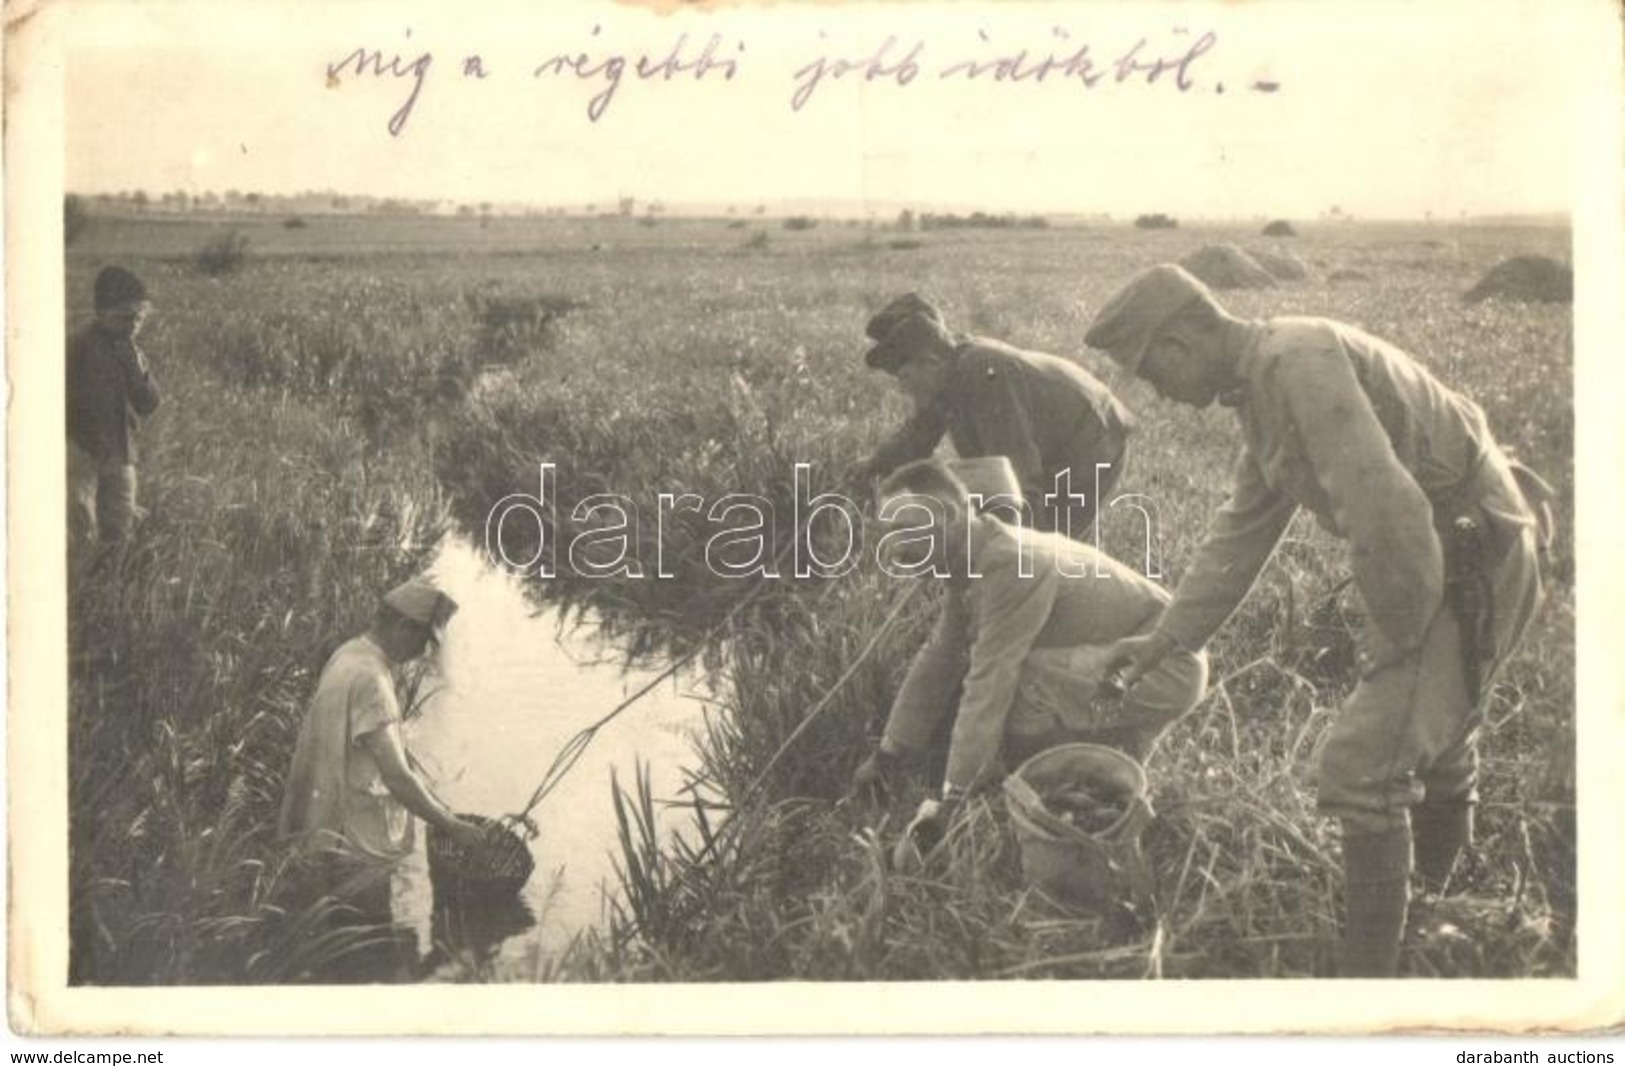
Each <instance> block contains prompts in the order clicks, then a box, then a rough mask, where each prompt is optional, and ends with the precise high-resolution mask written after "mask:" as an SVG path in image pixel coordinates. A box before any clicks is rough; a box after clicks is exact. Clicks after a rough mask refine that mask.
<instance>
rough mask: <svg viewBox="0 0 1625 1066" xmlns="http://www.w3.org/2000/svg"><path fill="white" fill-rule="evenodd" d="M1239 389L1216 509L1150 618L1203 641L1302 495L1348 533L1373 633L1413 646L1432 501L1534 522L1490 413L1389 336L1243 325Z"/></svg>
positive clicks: (1426, 584)
mask: <svg viewBox="0 0 1625 1066" xmlns="http://www.w3.org/2000/svg"><path fill="white" fill-rule="evenodd" d="M1247 330H1248V334H1247V341H1246V343H1245V345H1244V347H1243V349H1242V351H1241V353H1240V358H1239V361H1238V363H1237V375H1238V377H1239V378H1240V385H1239V387H1238V389H1237V390H1236V394H1235V397H1234V406H1235V410H1236V416H1237V418H1238V419H1239V420H1240V422H1241V429H1242V435H1243V439H1244V442H1245V443H1244V445H1243V448H1242V451H1241V454H1240V456H1239V457H1238V459H1237V461H1236V467H1235V487H1234V489H1233V490H1232V492H1231V494H1230V498H1229V500H1228V501H1226V503H1225V504H1224V505H1223V506H1222V507H1221V508H1220V509H1219V511H1218V513H1217V514H1216V516H1215V517H1214V519H1213V523H1212V525H1211V527H1210V528H1209V530H1208V533H1207V537H1206V539H1205V541H1204V542H1203V543H1202V545H1201V546H1200V547H1199V548H1198V549H1197V551H1196V555H1195V557H1194V558H1193V559H1192V561H1191V563H1190V565H1189V568H1188V569H1187V570H1186V571H1185V574H1184V576H1183V578H1182V579H1181V580H1180V582H1179V586H1178V588H1177V589H1176V590H1175V592H1174V601H1173V603H1172V604H1171V605H1170V606H1169V607H1168V610H1167V612H1166V613H1165V614H1164V616H1163V618H1162V620H1161V621H1160V622H1159V623H1158V625H1157V630H1158V632H1159V633H1161V634H1163V635H1164V636H1166V637H1169V638H1171V639H1172V640H1173V641H1174V642H1175V643H1176V644H1178V645H1179V646H1180V647H1183V648H1186V649H1188V650H1193V651H1194V650H1196V649H1199V648H1201V647H1202V646H1203V645H1205V644H1206V643H1207V641H1208V640H1209V639H1210V638H1211V637H1212V636H1213V634H1214V633H1215V632H1217V631H1218V629H1219V627H1220V626H1222V625H1223V624H1224V622H1225V621H1226V620H1227V619H1228V618H1229V617H1230V615H1231V614H1232V613H1233V612H1234V611H1235V609H1236V607H1237V606H1238V605H1239V604H1240V603H1241V601H1242V600H1243V599H1244V598H1245V597H1246V595H1247V592H1248V591H1249V590H1250V589H1251V588H1252V585H1253V583H1254V581H1256V580H1257V578H1258V574H1259V572H1260V571H1261V570H1262V569H1263V567H1264V564H1265V563H1266V562H1267V561H1268V560H1269V558H1270V556H1271V554H1272V553H1273V552H1274V550H1275V547H1276V545H1277V544H1278V543H1279V542H1280V540H1281V537H1282V535H1283V534H1284V533H1285V532H1286V528H1287V526H1288V524H1289V523H1290V522H1291V520H1292V517H1293V515H1294V514H1295V513H1296V511H1297V509H1298V508H1299V507H1303V508H1305V509H1307V510H1308V511H1310V512H1312V513H1313V514H1314V515H1315V517H1316V519H1317V520H1318V521H1319V522H1320V524H1321V525H1322V526H1323V527H1324V528H1325V529H1326V530H1327V531H1328V532H1331V533H1332V534H1334V535H1335V536H1338V537H1342V538H1345V539H1346V540H1348V541H1349V544H1350V555H1351V559H1350V562H1351V566H1352V569H1353V571H1354V581H1355V585H1356V586H1357V587H1358V589H1359V591H1360V596H1361V598H1362V599H1363V600H1364V601H1365V606H1366V610H1367V613H1368V614H1369V615H1370V618H1371V621H1372V624H1373V625H1374V627H1375V628H1376V630H1377V631H1378V634H1379V635H1380V637H1381V638H1382V639H1383V640H1385V641H1387V642H1388V643H1389V644H1390V645H1392V646H1394V647H1395V648H1397V649H1400V650H1402V651H1410V650H1413V649H1415V648H1417V647H1419V646H1420V644H1421V642H1422V638H1423V635H1424V634H1425V633H1426V631H1427V627H1428V625H1429V623H1430V622H1431V621H1432V620H1433V617H1434V615H1435V614H1436V613H1437V612H1438V610H1439V607H1440V604H1441V602H1442V599H1443V595H1444V560H1443V551H1442V546H1441V544H1440V541H1439V537H1438V535H1437V533H1436V532H1435V525H1436V514H1435V512H1436V510H1437V511H1438V512H1439V514H1440V516H1442V517H1444V518H1448V517H1450V515H1449V514H1448V513H1447V512H1449V511H1450V510H1451V509H1452V507H1454V506H1455V505H1456V504H1457V503H1458V502H1459V500H1460V499H1461V498H1462V497H1464V496H1471V497H1472V498H1474V499H1476V500H1478V501H1479V502H1480V503H1481V504H1482V505H1483V506H1485V507H1486V508H1488V509H1489V510H1490V512H1491V513H1492V515H1495V516H1496V517H1498V518H1499V519H1504V520H1505V521H1507V522H1509V523H1512V524H1523V523H1532V522H1533V516H1532V515H1531V514H1530V513H1529V512H1528V509H1527V506H1526V504H1525V503H1524V502H1523V500H1522V498H1521V497H1520V496H1519V495H1518V490H1517V488H1516V487H1515V485H1514V483H1513V481H1512V479H1511V475H1510V473H1509V472H1508V466H1507V462H1506V459H1505V457H1504V456H1503V455H1502V454H1501V452H1500V450H1499V449H1498V448H1497V447H1496V445H1495V441H1494V439H1493V437H1492V436H1491V434H1490V431H1489V428H1488V426H1487V424H1486V422H1485V419H1484V413H1483V411H1482V410H1480V409H1479V408H1478V406H1477V405H1476V404H1474V403H1473V402H1472V401H1470V400H1468V399H1466V398H1465V397H1463V396H1460V395H1459V394H1457V393H1455V392H1452V391H1451V390H1449V389H1447V388H1445V387H1444V386H1443V385H1441V384H1440V383H1439V382H1438V380H1437V379H1435V378H1434V377H1433V375H1432V374H1430V373H1428V371H1427V370H1426V369H1425V368H1424V367H1422V366H1421V365H1420V364H1418V363H1417V362H1416V361H1415V360H1413V359H1412V358H1411V357H1410V356H1408V355H1406V354H1405V353H1404V352H1402V351H1400V350H1399V349H1398V348H1396V347H1394V346H1393V345H1391V344H1388V343H1387V342H1385V341H1382V340H1380V339H1378V338H1376V337H1373V336H1371V335H1369V334H1367V333H1364V332H1362V331H1360V330H1358V329H1356V328H1354V327H1353V326H1348V325H1344V324H1342V323H1339V322H1333V321H1330V320H1328V319H1321V318H1276V319H1271V320H1269V321H1267V322H1253V323H1249V324H1248V326H1247Z"/></svg>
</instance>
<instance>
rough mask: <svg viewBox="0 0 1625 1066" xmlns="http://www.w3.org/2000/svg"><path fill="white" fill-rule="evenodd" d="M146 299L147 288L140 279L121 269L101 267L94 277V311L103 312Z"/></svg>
mask: <svg viewBox="0 0 1625 1066" xmlns="http://www.w3.org/2000/svg"><path fill="white" fill-rule="evenodd" d="M145 299H147V287H146V286H145V285H143V284H141V279H140V278H138V277H136V276H135V275H134V274H132V273H130V272H129V271H128V270H125V269H124V268H123V267H116V266H110V267H102V269H101V272H100V273H98V274H97V275H96V310H98V311H105V310H107V309H108V308H109V307H117V306H118V305H119V304H127V303H137V302H139V301H141V300H145Z"/></svg>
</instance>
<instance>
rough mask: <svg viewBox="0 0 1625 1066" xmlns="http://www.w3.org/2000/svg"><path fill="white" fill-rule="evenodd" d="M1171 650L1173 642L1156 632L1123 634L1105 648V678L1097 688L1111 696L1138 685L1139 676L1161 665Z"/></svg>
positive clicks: (1118, 694)
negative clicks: (1135, 634) (1120, 638)
mask: <svg viewBox="0 0 1625 1066" xmlns="http://www.w3.org/2000/svg"><path fill="white" fill-rule="evenodd" d="M1173 650H1174V644H1173V641H1171V640H1169V639H1168V638H1167V637H1164V636H1161V635H1160V634H1157V633H1147V634H1145V635H1143V636H1138V637H1124V638H1123V639H1122V640H1119V641H1117V642H1116V643H1115V644H1112V645H1111V646H1110V648H1109V649H1108V651H1107V656H1106V678H1105V680H1104V681H1102V682H1101V688H1102V689H1104V690H1105V691H1106V692H1108V693H1111V694H1112V695H1115V696H1122V695H1123V694H1124V693H1126V692H1128V691H1129V690H1130V689H1132V688H1133V687H1134V686H1135V685H1137V684H1139V681H1140V678H1142V677H1144V676H1145V675H1146V674H1149V673H1150V672H1151V671H1153V670H1155V669H1156V668H1157V667H1158V666H1159V665H1161V663H1162V660H1163V659H1165V658H1166V657H1167V655H1168V653H1169V652H1171V651H1173Z"/></svg>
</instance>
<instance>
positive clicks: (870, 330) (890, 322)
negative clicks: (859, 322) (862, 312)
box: [863, 292, 942, 341]
mask: <svg viewBox="0 0 1625 1066" xmlns="http://www.w3.org/2000/svg"><path fill="white" fill-rule="evenodd" d="M913 314H921V315H925V316H926V317H927V318H932V319H935V320H936V321H938V322H941V321H942V312H941V311H939V310H937V308H936V305H935V304H933V303H932V302H931V301H930V300H927V299H925V298H924V297H922V296H921V295H920V294H919V293H917V292H905V293H904V294H903V295H901V296H898V297H896V298H895V299H893V300H892V301H891V302H890V303H888V304H887V305H886V306H885V307H882V308H881V309H880V310H878V311H876V312H875V313H874V317H872V318H870V319H869V324H868V325H867V326H864V327H863V332H864V333H866V334H868V336H869V339H870V340H872V341H883V340H885V339H886V334H888V333H890V332H891V329H892V327H893V326H895V325H897V323H899V322H901V321H902V320H903V319H904V318H905V317H906V316H908V315H913Z"/></svg>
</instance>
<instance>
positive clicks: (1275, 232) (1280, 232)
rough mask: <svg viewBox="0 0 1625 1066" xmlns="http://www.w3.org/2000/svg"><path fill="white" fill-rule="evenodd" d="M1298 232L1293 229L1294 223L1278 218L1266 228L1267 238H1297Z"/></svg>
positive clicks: (1265, 234)
mask: <svg viewBox="0 0 1625 1066" xmlns="http://www.w3.org/2000/svg"><path fill="white" fill-rule="evenodd" d="M1297 235H1298V231H1297V230H1295V229H1293V228H1292V223H1290V222H1288V221H1287V220H1286V219H1284V218H1278V219H1276V220H1275V221H1274V222H1271V223H1270V224H1269V225H1267V226H1265V227H1264V236H1266V237H1296V236H1297Z"/></svg>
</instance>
